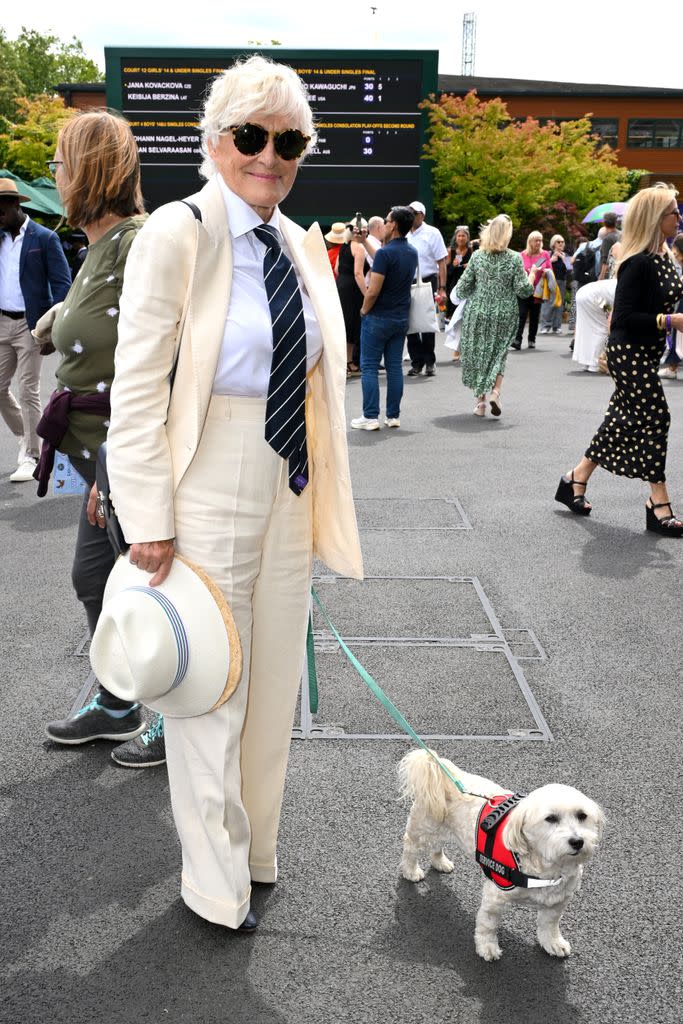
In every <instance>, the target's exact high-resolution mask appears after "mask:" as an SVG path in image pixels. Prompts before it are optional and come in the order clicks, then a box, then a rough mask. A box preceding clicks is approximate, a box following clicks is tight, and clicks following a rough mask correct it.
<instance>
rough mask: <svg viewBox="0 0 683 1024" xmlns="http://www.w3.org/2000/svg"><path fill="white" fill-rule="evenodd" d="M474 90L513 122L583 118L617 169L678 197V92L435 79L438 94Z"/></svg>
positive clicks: (682, 151)
mask: <svg viewBox="0 0 683 1024" xmlns="http://www.w3.org/2000/svg"><path fill="white" fill-rule="evenodd" d="M473 89H474V90H476V92H477V95H478V96H479V98H480V99H483V100H487V99H493V98H495V97H500V99H502V100H503V101H504V102H505V104H506V106H507V109H508V111H509V113H510V115H511V116H512V117H516V118H522V119H524V118H527V117H534V118H536V119H537V120H538V121H540V122H541V123H543V122H547V121H563V120H574V119H575V118H577V117H583V116H584V115H586V114H587V115H589V116H590V119H591V122H592V124H593V128H594V130H595V133H596V134H597V135H599V136H600V137H601V138H602V139H603V140H604V141H605V142H606V143H607V144H608V145H610V146H612V147H613V148H615V149H617V150H618V158H619V163H620V164H621V166H622V167H628V168H630V169H634V170H646V171H647V172H648V174H647V175H646V176H644V177H643V178H642V179H641V182H640V184H641V186H643V187H645V186H647V185H651V184H652V183H653V182H655V181H666V182H671V183H672V184H674V185H675V186H676V188H677V189H678V190H679V192H681V194H683V89H659V88H654V87H653V88H651V87H649V86H630V85H581V84H577V83H574V82H537V81H531V80H526V79H519V78H483V77H481V78H480V77H476V76H474V77H468V76H464V75H439V92H441V93H453V94H454V95H456V96H465V95H466V94H467V93H468V92H471V91H472V90H473Z"/></svg>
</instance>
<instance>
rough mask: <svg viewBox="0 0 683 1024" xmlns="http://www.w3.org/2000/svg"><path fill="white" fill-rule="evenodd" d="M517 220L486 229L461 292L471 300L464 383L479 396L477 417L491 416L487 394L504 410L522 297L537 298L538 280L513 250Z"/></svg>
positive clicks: (496, 410) (494, 408)
mask: <svg viewBox="0 0 683 1024" xmlns="http://www.w3.org/2000/svg"><path fill="white" fill-rule="evenodd" d="M511 237H512V221H511V220H510V218H509V217H508V216H507V214H505V213H501V214H499V215H498V216H497V217H494V218H493V219H492V220H490V221H489V222H488V224H486V225H484V227H483V228H482V230H481V235H480V241H479V249H478V250H477V251H476V252H475V253H473V254H472V257H471V259H470V261H469V263H468V264H467V267H466V268H465V272H464V274H463V275H462V277H461V279H460V283H459V284H458V285H457V287H456V289H455V295H456V297H457V298H458V299H460V300H463V299H466V300H467V304H466V306H465V312H464V316H463V325H462V334H461V338H460V357H461V360H462V382H463V384H464V385H465V387H468V388H471V389H472V390H473V391H474V394H475V396H476V404H475V406H474V415H475V416H485V415H486V395H487V392H489V391H490V392H491V394H490V397H489V407H490V410H491V414H492V415H493V416H500V414H501V412H502V407H501V402H500V391H501V387H502V384H503V374H504V373H505V363H506V360H507V354H508V349H509V347H510V343H511V342H512V340H513V338H514V336H515V330H516V327H517V317H518V307H517V299H518V298H520V299H521V298H524V297H526V296H529V295H531V293H532V291H533V280H532V276H534V277H535V275H532V274H527V273H525V271H524V266H523V264H522V258H521V256H520V255H519V253H516V252H512V250H511V249H508V244H509V242H510V238H511Z"/></svg>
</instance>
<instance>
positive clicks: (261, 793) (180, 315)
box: [108, 56, 363, 931]
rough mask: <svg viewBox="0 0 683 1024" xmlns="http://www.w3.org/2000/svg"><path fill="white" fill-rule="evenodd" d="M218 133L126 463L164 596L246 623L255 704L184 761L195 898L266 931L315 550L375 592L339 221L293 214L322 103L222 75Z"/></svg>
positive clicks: (172, 211) (175, 798)
mask: <svg viewBox="0 0 683 1024" xmlns="http://www.w3.org/2000/svg"><path fill="white" fill-rule="evenodd" d="M202 130H203V150H204V154H205V160H204V164H203V166H202V173H203V175H204V176H205V177H207V178H208V179H209V180H208V184H207V185H206V186H205V187H204V188H203V189H202V190H201V191H200V192H198V193H197V194H196V195H194V196H191V197H190V199H189V200H188V202H190V203H192V204H194V206H195V207H196V208H197V209H196V213H198V214H199V215H200V217H201V219H199V218H197V217H196V216H195V215H193V212H192V210H191V209H190V208H188V206H187V205H185V204H183V203H180V202H176V203H170V204H168V205H167V206H164V207H162V208H161V209H159V210H157V211H156V212H155V213H153V214H152V216H151V217H150V218H149V221H148V222H147V224H146V225H145V227H144V228H143V230H142V231H141V232H140V233H139V235H138V238H137V239H136V242H135V243H134V245H133V247H132V249H131V253H130V257H129V262H128V266H127V269H126V275H125V282H124V289H123V296H122V300H121V315H120V324H119V340H118V346H117V350H116V376H115V382H114V385H113V388H112V415H111V426H110V429H109V435H108V462H109V470H110V480H111V491H112V497H113V500H114V504H115V506H116V509H117V512H118V515H119V519H120V522H121V525H122V527H123V531H124V533H125V536H126V538H127V540H128V542H129V543H130V544H131V550H130V559H131V561H132V562H133V563H136V564H137V565H138V567H139V568H140V569H141V570H144V572H146V573H152V574H153V576H152V579H151V581H150V582H151V584H152V585H153V586H154V585H157V584H159V583H160V582H162V581H163V579H165V577H166V575H167V574H168V571H169V569H170V566H171V563H172V560H173V557H174V552H175V551H177V552H178V553H179V554H182V555H185V556H186V557H188V558H189V559H191V560H192V561H193V562H195V563H197V564H198V565H199V566H201V567H202V568H203V569H204V570H205V571H207V572H208V573H209V574H210V575H211V576H212V577H213V579H214V581H215V582H216V583H217V584H218V586H219V587H220V588H221V590H222V591H223V593H224V595H225V597H226V598H227V600H228V602H229V604H230V605H231V608H232V612H233V616H234V618H235V622H236V624H237V627H238V631H239V634H240V640H241V644H242V651H243V662H244V667H243V672H242V677H241V681H240V684H239V686H238V687H237V690H236V691H235V693H234V694H233V696H232V697H231V698H230V700H229V701H228V702H227V703H226V704H224V705H223V706H222V707H220V708H219V709H218V710H215V711H212V712H210V713H209V714H207V715H202V716H200V717H197V718H189V719H179V718H175V719H171V718H169V719H167V720H166V750H167V761H168V773H169V780H170V787H171V801H172V806H173V814H174V818H175V822H176V827H177V829H178V834H179V836H180V840H181V845H182V853H183V870H182V890H181V891H182V896H183V899H184V900H185V903H186V904H187V905H188V906H189V907H190V908H191V909H192V910H193V911H195V912H196V913H197V914H199V915H201V916H202V917H204V918H206V919H208V920H209V921H213V922H215V923H218V924H222V925H225V926H226V927H228V928H235V929H240V930H243V931H249V930H252V929H253V928H255V927H256V924H257V921H256V917H255V915H254V913H253V911H252V910H251V909H250V893H251V883H252V881H253V882H261V883H272V882H275V880H276V878H277V859H276V841H277V831H278V824H279V817H280V808H281V802H282V794H283V788H284V778H285V771H286V766H287V756H288V751H289V744H290V735H291V727H292V722H293V718H294V710H295V705H296V698H297V692H298V685H299V678H300V673H301V668H302V664H303V657H304V647H305V635H306V624H307V617H308V609H309V592H310V580H311V561H312V557H313V555H315V556H316V557H318V558H320V559H321V560H322V561H324V562H325V563H326V564H327V565H328V566H329V567H330V568H331V569H333V570H334V571H335V572H338V573H341V574H342V575H345V576H351V577H354V578H356V579H360V578H362V572H363V569H362V559H361V553H360V545H359V541H358V531H357V526H356V519H355V513H354V507H353V498H352V494H351V484H350V476H349V464H348V453H347V449H346V427H345V420H344V404H343V403H344V388H345V377H346V355H345V333H344V321H343V317H342V313H341V309H340V306H339V299H338V297H337V289H336V287H335V283H334V277H333V275H332V271H331V269H330V263H329V260H328V257H327V252H326V247H325V243H324V240H323V237H322V233H321V231H320V229H319V227H318V225H317V224H314V225H313V226H312V227H311V228H310V230H309V231H308V232H305V231H304V230H303V229H301V228H299V227H298V226H297V225H295V224H294V223H293V222H292V221H290V220H288V219H287V218H286V217H285V216H283V214H282V213H280V211H279V209H278V203H279V202H281V201H282V200H283V199H284V198H285V197H286V196H287V194H288V192H289V191H290V189H291V187H292V185H293V184H294V179H295V178H296V173H297V169H298V165H299V162H300V158H301V157H302V156H303V155H304V153H305V151H306V150H307V149H308V148H310V146H311V145H312V144H313V142H314V140H315V134H314V129H313V122H312V116H311V112H310V108H309V106H308V103H307V100H306V94H305V90H304V88H303V86H302V84H301V82H300V80H299V78H298V77H297V75H296V74H295V72H294V71H292V70H291V69H290V68H288V67H285V66H284V65H281V64H275V63H273V62H271V61H268V60H265V59H264V58H263V57H260V56H253V57H251V58H249V59H248V60H244V61H242V62H239V63H238V64H236V65H234V66H233V67H232V68H230V69H229V70H228V71H226V72H224V73H223V74H222V75H221V76H220V77H218V78H217V79H216V80H215V81H214V83H213V86H212V89H211V92H210V95H209V97H208V99H207V102H206V107H205V110H204V117H203V120H202ZM289 261H291V264H292V265H291V266H290V263H289ZM292 282H293V284H292ZM283 295H284V296H286V299H285V301H284V302H280V300H281V299H282V296H283ZM278 302H280V306H277V303H278ZM292 310H298V312H295V313H292ZM284 324H286V325H287V326H286V327H284V329H283V325H284ZM304 326H305V330H302V328H303V327H304ZM302 337H303V339H304V341H305V345H304V348H300V349H299V352H300V356H299V354H297V352H296V351H295V348H294V347H292V348H291V350H290V351H289V354H288V356H287V358H289V360H290V363H289V364H286V366H285V369H283V368H282V364H278V359H279V358H280V354H281V353H282V352H283V350H287V349H288V347H289V346H290V343H291V341H292V338H295V339H298V344H299V345H300V346H301V345H302V344H304V342H302V341H301V338H302ZM290 365H291V370H290ZM174 367H175V371H174ZM278 374H279V376H278ZM299 378H300V379H299ZM297 380H298V383H296V382H297ZM293 382H294V384H295V390H296V388H298V389H299V390H298V392H296V393H295V392H294V391H293V392H292V394H291V398H292V401H291V403H290V405H288V406H285V407H284V410H285V411H283V406H282V405H279V406H278V403H279V402H280V401H281V400H282V399H283V396H286V394H287V392H288V390H289V389H290V387H292V384H293ZM299 399H301V400H299ZM278 420H279V422H280V423H281V424H282V428H280V427H279V426H278V427H277V429H276V431H275V433H276V436H275V438H273V436H272V431H273V424H277V423H278ZM299 421H300V422H299ZM297 424H299V425H298V426H297ZM290 428H291V429H290ZM297 431H298V434H297ZM285 435H287V438H286V439H285V440H288V439H289V437H294V438H295V440H296V445H295V450H293V449H292V444H290V446H289V447H287V446H286V445H285V447H284V449H283V447H282V444H281V442H282V439H283V438H284V436H285Z"/></svg>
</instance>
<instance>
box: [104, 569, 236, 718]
mask: <svg viewBox="0 0 683 1024" xmlns="http://www.w3.org/2000/svg"><path fill="white" fill-rule="evenodd" d="M153 575H154V574H153V573H146V572H143V571H142V570H141V569H138V568H137V566H134V565H131V563H130V561H129V556H128V555H127V554H126V555H121V556H120V557H119V558H118V559H117V561H116V563H115V565H114V568H113V569H112V571H111V574H110V576H109V579H108V580H107V586H106V588H105V591H104V603H103V606H102V613H101V615H100V618H99V621H98V623H97V628H96V630H95V634H94V636H93V638H92V643H91V645H90V661H91V664H92V667H93V671H94V672H95V674H96V675H97V678H98V679H99V680H100V682H101V683H102V684H103V685H104V686H105V687H106V688H107V689H108V690H110V691H111V692H112V693H113V694H115V695H116V696H117V697H119V698H120V699H121V700H130V701H140V703H142V704H144V705H145V706H146V707H148V708H151V710H152V711H158V712H160V713H161V714H162V715H168V716H169V717H170V718H193V717H195V716H196V715H204V714H206V713H207V712H208V711H213V710H215V709H216V708H218V707H220V706H221V704H224V703H225V701H226V700H227V699H228V698H229V697H230V695H231V694H232V693H233V692H234V690H235V688H236V687H237V684H238V683H239V680H240V676H241V674H242V648H241V645H240V640H239V635H238V633H237V627H236V626H235V622H234V620H233V617H232V613H231V611H230V607H229V605H228V602H227V601H226V600H225V598H224V597H223V594H222V593H221V591H220V590H219V588H218V587H217V586H216V584H215V583H214V582H213V580H212V579H211V578H210V577H209V576H208V575H207V574H206V573H205V572H204V571H203V570H202V569H200V568H199V567H198V566H196V565H193V564H192V562H189V561H188V560H187V559H185V558H182V557H181V556H180V555H176V557H175V558H174V560H173V565H172V567H171V571H170V573H169V574H168V576H167V578H166V579H165V580H164V582H163V583H162V584H160V585H159V586H158V587H150V586H149V580H150V579H151V578H152V576H153Z"/></svg>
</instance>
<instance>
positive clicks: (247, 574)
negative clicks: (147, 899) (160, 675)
mask: <svg viewBox="0 0 683 1024" xmlns="http://www.w3.org/2000/svg"><path fill="white" fill-rule="evenodd" d="M264 419H265V400H264V399H257V398H231V397H223V396H214V397H213V398H212V400H211V404H210V406H209V412H208V417H207V420H206V424H205V427H204V431H203V434H202V438H201V441H200V445H199V448H198V451H197V454H196V456H195V458H194V460H193V461H192V464H191V465H190V467H189V469H188V471H187V473H186V474H185V476H184V477H183V479H182V481H181V483H180V486H179V488H178V491H177V492H176V496H175V522H176V548H177V550H178V552H179V553H180V554H182V555H185V556H186V557H187V558H189V559H191V560H192V561H194V562H196V563H197V564H198V565H199V566H201V567H202V568H203V569H205V570H206V571H207V572H208V573H209V574H210V575H211V576H212V577H213V579H214V580H215V582H216V583H217V584H218V586H219V587H220V588H221V590H222V591H223V593H224V594H225V597H226V599H227V601H228V603H229V605H230V608H231V609H232V614H233V616H234V619H235V623H236V625H237V629H238V632H239V636H240V640H241V643H242V655H243V659H244V667H243V671H242V678H241V680H240V683H239V685H238V687H237V689H236V691H235V692H234V694H233V695H232V697H231V698H230V699H229V700H228V701H227V703H226V704H224V705H223V706H222V707H221V708H219V709H218V710H217V711H212V712H210V713H209V714H207V715H202V716H200V717H199V718H167V719H166V720H165V731H166V756H167V763H168V775H169V780H170V786H171V803H172V807H173V816H174V818H175V823H176V827H177V829H178V835H179V837H180V842H181V845H182V852H183V873H182V890H181V891H182V897H183V899H184V901H185V903H186V904H187V905H188V906H189V907H190V908H191V909H192V910H194V911H195V912H196V913H197V914H200V915H201V916H202V917H204V918H206V919H207V920H209V921H213V922H215V923H217V924H222V925H227V926H228V927H230V928H236V927H238V926H239V925H240V924H241V923H242V921H243V920H244V918H245V916H246V914H247V911H248V910H249V899H250V892H251V879H252V878H253V879H254V880H255V881H259V882H274V881H275V879H276V877H277V859H276V842H277V832H278V825H279V819H280V808H281V804H282V794H283V789H284V781H285V772H286V768H287V757H288V753H289V745H290V738H291V729H292V723H293V719H294V711H295V707H296V699H297V693H298V688H299V680H300V676H301V669H302V665H303V659H304V648H305V642H306V624H307V619H308V609H309V594H310V585H311V558H312V555H311V551H312V527H311V487H310V484H309V486H308V487H306V488H305V489H304V491H303V493H302V494H301V495H300V496H299V497H297V496H296V495H295V494H294V493H293V492H292V491H290V489H289V486H288V481H287V463H286V462H285V461H284V459H282V458H280V456H279V455H276V453H275V452H274V451H273V450H272V448H271V447H270V446H269V445H268V444H267V443H266V441H265V440H264V437H263V432H264Z"/></svg>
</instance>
